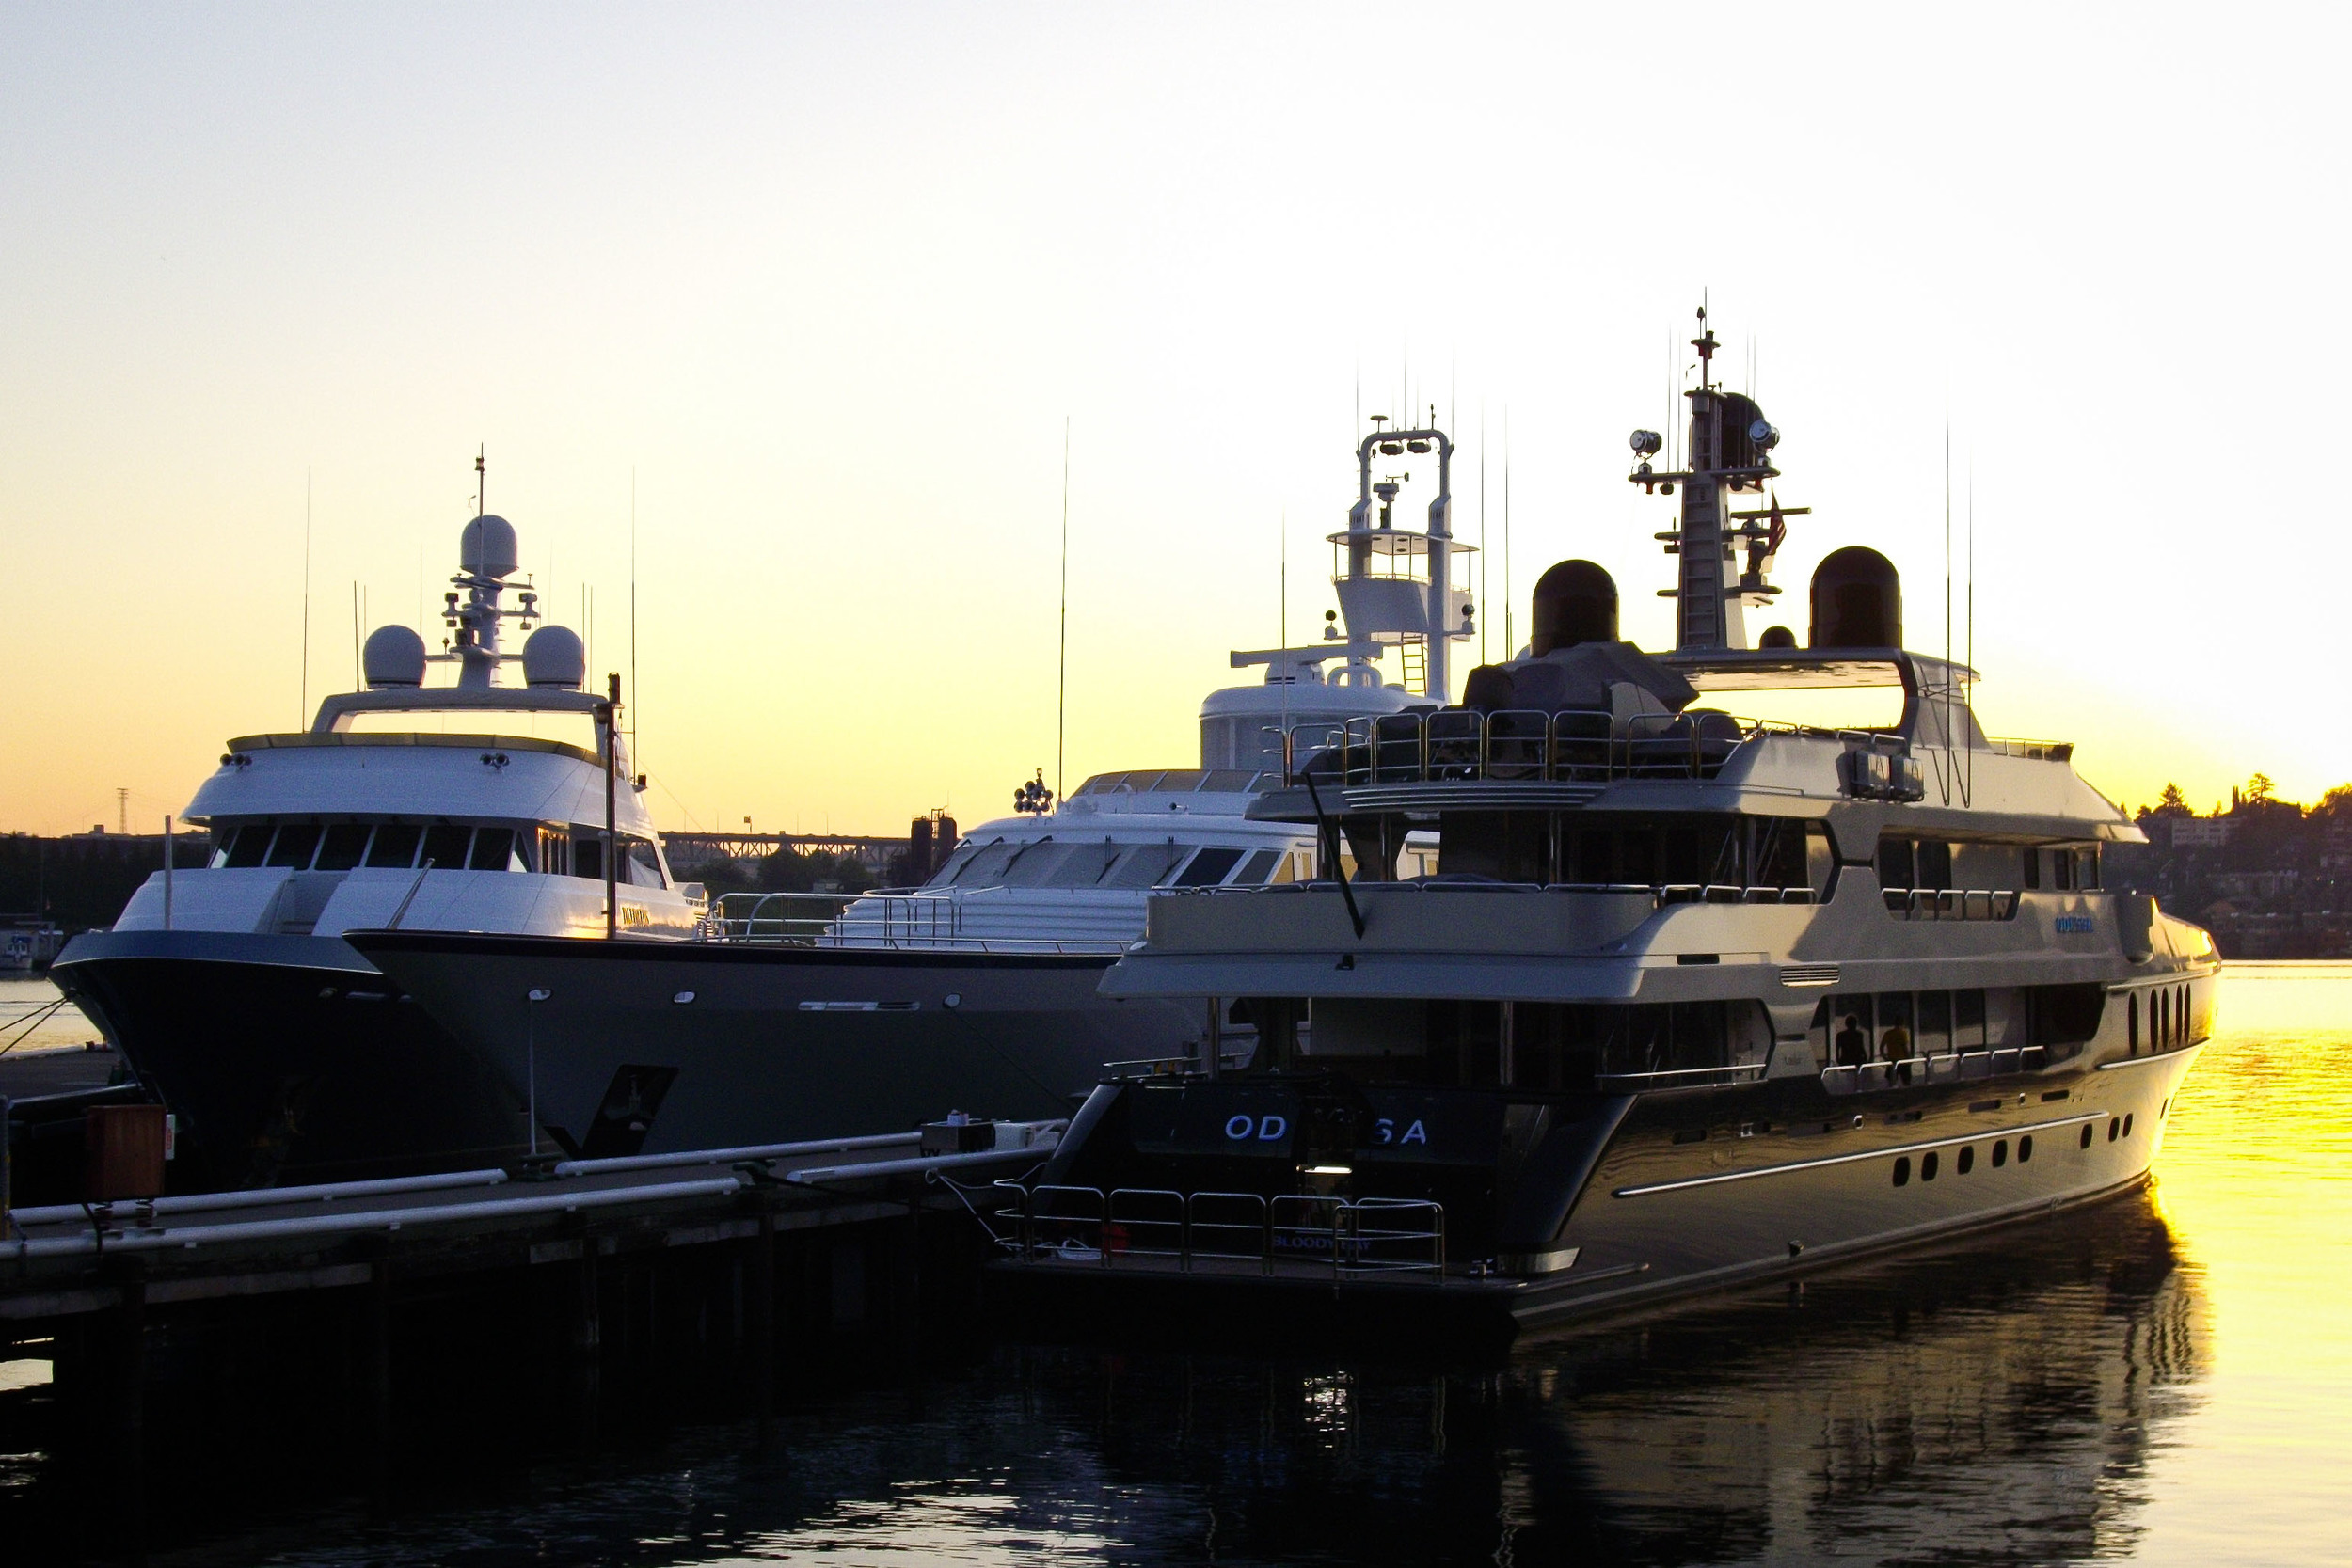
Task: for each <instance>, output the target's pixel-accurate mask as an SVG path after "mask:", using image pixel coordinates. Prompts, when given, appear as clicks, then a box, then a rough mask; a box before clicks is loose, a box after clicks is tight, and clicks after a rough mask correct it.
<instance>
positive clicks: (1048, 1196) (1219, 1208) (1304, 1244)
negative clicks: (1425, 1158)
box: [991, 1181, 1445, 1284]
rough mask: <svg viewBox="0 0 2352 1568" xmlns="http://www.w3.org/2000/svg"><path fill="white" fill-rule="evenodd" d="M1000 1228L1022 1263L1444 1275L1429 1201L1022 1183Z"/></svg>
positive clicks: (1437, 1208)
mask: <svg viewBox="0 0 2352 1568" xmlns="http://www.w3.org/2000/svg"><path fill="white" fill-rule="evenodd" d="M995 1190H996V1192H997V1193H998V1195H999V1196H1000V1199H1001V1202H1002V1204H1003V1206H1002V1207H1000V1208H998V1209H997V1210H996V1211H995V1212H994V1216H993V1217H994V1218H995V1219H996V1220H997V1221H998V1222H999V1224H998V1225H997V1226H994V1227H991V1228H992V1230H993V1231H995V1232H996V1234H997V1236H998V1240H999V1243H1000V1244H1002V1245H1004V1246H1006V1247H1008V1248H1009V1249H1010V1250H1011V1252H1012V1253H1013V1255H1014V1256H1015V1257H1017V1258H1019V1259H1022V1260H1023V1261H1024V1262H1031V1263H1036V1262H1046V1261H1056V1262H1063V1263H1081V1264H1085V1265H1088V1266H1089V1267H1098V1268H1103V1269H1116V1268H1120V1267H1128V1268H1134V1267H1137V1266H1141V1267H1146V1268H1152V1267H1156V1268H1169V1267H1173V1268H1175V1269H1176V1270H1178V1271H1179V1272H1181V1273H1186V1274H1191V1273H1198V1272H1202V1271H1203V1270H1204V1269H1205V1270H1208V1271H1213V1272H1222V1273H1232V1272H1233V1271H1234V1270H1235V1269H1236V1268H1240V1269H1243V1270H1248V1269H1252V1268H1254V1270H1255V1271H1256V1272H1257V1273H1258V1274H1259V1275H1265V1276H1271V1275H1276V1274H1277V1273H1295V1267H1294V1266H1295V1265H1306V1266H1308V1267H1310V1268H1311V1269H1313V1270H1314V1271H1315V1272H1316V1273H1317V1274H1318V1275H1319V1274H1322V1273H1325V1272H1327V1273H1328V1274H1329V1275H1330V1277H1332V1278H1333V1279H1362V1278H1368V1277H1373V1276H1383V1277H1385V1276H1391V1275H1403V1276H1419V1277H1424V1278H1426V1279H1427V1280H1428V1281H1429V1282H1430V1283H1432V1284H1435V1283H1437V1282H1438V1280H1439V1279H1442V1278H1443V1277H1444V1275H1445V1209H1444V1206H1443V1205H1441V1204H1438V1203H1434V1202H1431V1201H1429V1200H1427V1199H1422V1198H1386V1197H1361V1198H1344V1197H1336V1196H1316V1195H1312V1194H1295V1193H1285V1194H1279V1195H1277V1196H1273V1197H1267V1196H1264V1195H1263V1194H1259V1193H1227V1192H1199V1193H1179V1192H1175V1191H1172V1190H1169V1189H1165V1188H1155V1187H1116V1188H1113V1189H1111V1190H1109V1191H1107V1192H1105V1191H1104V1189H1102V1188H1100V1187H1083V1186H1066V1185H1059V1184H1055V1183H1043V1182H1041V1183H1040V1184H1038V1185H1036V1186H1033V1187H1029V1186H1024V1185H1022V1184H1021V1183H1020V1182H1018V1181H999V1182H997V1183H996V1184H995Z"/></svg>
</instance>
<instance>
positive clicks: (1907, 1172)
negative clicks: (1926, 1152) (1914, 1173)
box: [1895, 1154, 1911, 1187]
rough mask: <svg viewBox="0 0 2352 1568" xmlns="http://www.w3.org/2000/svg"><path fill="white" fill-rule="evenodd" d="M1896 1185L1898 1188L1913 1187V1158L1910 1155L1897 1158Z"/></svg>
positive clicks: (1897, 1156)
mask: <svg viewBox="0 0 2352 1568" xmlns="http://www.w3.org/2000/svg"><path fill="white" fill-rule="evenodd" d="M1895 1185H1897V1186H1898V1187H1908V1186H1910V1185H1911V1156H1910V1155H1908V1154H1898V1155H1896V1156H1895Z"/></svg>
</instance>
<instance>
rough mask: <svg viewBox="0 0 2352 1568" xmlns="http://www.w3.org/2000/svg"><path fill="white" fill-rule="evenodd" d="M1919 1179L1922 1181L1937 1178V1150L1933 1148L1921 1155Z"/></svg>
mask: <svg viewBox="0 0 2352 1568" xmlns="http://www.w3.org/2000/svg"><path fill="white" fill-rule="evenodd" d="M1919 1180H1922V1181H1932V1180H1935V1151H1934V1150H1933V1149H1930V1150H1929V1151H1928V1152H1927V1153H1925V1154H1922V1155H1920V1156H1919Z"/></svg>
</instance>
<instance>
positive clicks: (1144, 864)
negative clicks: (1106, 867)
mask: <svg viewBox="0 0 2352 1568" xmlns="http://www.w3.org/2000/svg"><path fill="white" fill-rule="evenodd" d="M1190 852H1191V851H1190V850H1189V849H1187V848H1186V847H1184V846H1183V845H1181V844H1138V845H1136V847H1134V848H1132V849H1130V850H1128V851H1127V853H1126V854H1125V855H1123V856H1121V857H1120V862H1119V863H1118V864H1117V865H1115V866H1113V867H1112V868H1111V874H1110V875H1109V876H1107V877H1105V878H1104V879H1103V885H1104V887H1156V886H1158V885H1159V884H1160V883H1162V882H1164V881H1166V880H1167V879H1168V873H1169V872H1171V871H1173V870H1175V869H1176V866H1177V863H1179V862H1181V861H1182V860H1183V859H1184V856H1185V855H1187V854H1189V853H1190Z"/></svg>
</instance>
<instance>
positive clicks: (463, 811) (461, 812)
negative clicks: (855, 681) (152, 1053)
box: [114, 515, 702, 937]
mask: <svg viewBox="0 0 2352 1568" xmlns="http://www.w3.org/2000/svg"><path fill="white" fill-rule="evenodd" d="M460 556H461V569H460V571H459V572H458V573H457V575H456V576H454V577H453V578H451V579H450V580H451V582H452V583H453V588H452V589H451V591H450V592H449V594H447V596H446V600H445V610H444V620H445V623H446V625H447V626H449V627H450V628H451V632H452V635H451V636H450V637H449V639H448V640H447V642H446V644H445V649H444V651H443V652H441V653H439V654H432V655H429V654H427V653H426V651H425V647H424V642H423V640H422V638H421V637H420V636H419V635H418V634H417V633H416V632H414V631H412V630H410V629H409V628H408V627H406V626H383V627H379V628H378V629H377V630H376V631H375V632H374V633H373V635H372V636H371V637H370V638H369V639H368V641H367V647H366V652H365V655H364V659H363V665H364V673H365V678H366V682H367V689H366V690H364V691H358V692H350V693H344V694H340V695H336V696H331V697H328V698H327V699H326V701H325V702H323V703H322V704H320V705H319V710H318V715H317V717H316V719H315V720H314V721H312V723H311V725H310V728H309V729H308V730H306V731H301V732H297V733H293V734H278V735H254V736H241V737H239V738H237V739H235V740H231V741H230V743H229V749H228V751H227V752H224V753H223V754H222V756H221V759H220V766H219V768H218V770H217V771H215V773H214V774H213V776H212V777H211V778H209V779H207V780H206V781H205V782H204V783H203V784H202V785H201V786H199V788H198V790H197V792H196V797H195V799H194V800H191V801H190V802H189V803H188V808H187V819H188V820H189V821H191V822H197V823H202V824H208V825H209V826H210V827H211V828H212V830H213V837H214V845H215V848H214V853H213V858H212V863H211V864H210V865H209V866H207V867H205V868H203V869H200V870H197V869H191V870H177V871H172V872H157V873H156V874H155V875H154V876H152V877H151V878H149V879H148V880H147V882H146V884H145V885H144V886H142V887H141V888H140V889H139V891H138V892H137V894H135V895H134V896H133V897H132V899H131V902H130V905H129V906H128V907H127V908H126V909H125V910H124V911H123V912H122V916H121V918H120V919H119V920H118V921H117V922H116V923H115V927H114V928H115V929H116V930H117V931H142V930H180V931H216V932H247V933H254V934H258V935H269V936H315V937H331V936H335V935H338V934H339V933H341V932H343V931H346V930H354V929H358V928H362V927H386V926H398V927H406V928H411V929H435V930H466V931H510V932H533V933H543V934H578V935H591V934H596V935H601V934H602V933H603V932H604V930H605V926H606V921H605V903H606V898H605V888H606V880H605V856H606V848H605V846H606V839H607V833H608V823H607V805H606V802H607V799H608V794H609V796H610V798H611V801H612V806H611V822H610V832H611V835H612V840H613V842H614V844H615V846H616V847H615V850H614V858H615V866H616V872H615V878H614V881H615V884H616V885H615V891H616V894H617V898H616V903H617V905H618V913H617V916H616V920H615V924H616V925H617V926H618V927H619V928H621V929H622V930H624V931H628V932H632V933H636V934H641V935H649V936H650V935H666V936H674V937H682V936H685V935H688V934H689V933H691V931H692V929H693V927H694V925H695V922H696V921H697V920H698V919H699V918H700V917H701V914H702V910H701V907H700V902H699V898H698V897H696V896H689V895H688V893H686V892H683V891H681V890H679V889H678V888H676V887H675V886H673V885H672V884H671V880H670V877H669V873H668V868H667V866H666V865H665V863H664V862H663V860H662V856H661V850H660V840H659V839H658V838H657V836H656V834H655V832H654V825H653V820H652V818H651V816H649V815H648V814H647V813H646V811H645V809H644V802H643V801H642V800H640V799H639V793H638V787H637V782H636V781H635V780H634V779H633V778H632V777H631V775H630V771H629V766H628V749H627V745H626V742H625V740H624V738H623V737H622V736H618V735H611V734H608V731H609V730H610V729H611V728H612V713H613V711H614V705H613V704H612V702H611V700H610V699H609V698H605V697H599V696H596V695H595V694H593V693H590V692H587V691H583V690H581V689H580V687H581V684H582V681H583V678H584V676H585V674H586V667H585V660H584V657H583V650H582V648H581V644H580V639H579V637H578V636H576V635H575V634H574V633H572V632H571V631H569V630H568V629H566V628H564V627H563V626H539V627H538V628H537V629H536V630H534V631H532V632H531V635H530V638H529V641H527V642H526V643H525V644H524V646H523V649H522V651H521V652H520V653H509V652H504V651H502V650H501V647H500V641H501V639H500V627H501V623H502V622H504V621H507V620H518V621H520V622H521V623H522V624H523V626H524V627H525V628H526V629H528V628H529V627H530V626H532V622H533V621H534V620H535V619H536V618H537V605H536V595H535V594H533V593H532V591H531V590H530V589H529V588H522V589H519V590H518V591H517V592H518V596H519V598H520V599H521V606H520V608H518V609H509V608H506V607H505V606H504V604H503V603H502V602H501V601H502V597H503V595H504V594H505V593H506V592H507V591H508V589H509V588H510V586H511V585H510V584H508V583H507V582H506V580H505V579H506V578H508V577H509V576H511V575H512V574H513V573H514V571H515V569H516V548H515V531H514V529H513V528H512V526H510V525H509V524H508V523H507V522H506V520H505V519H504V518H502V517H497V516H490V515H484V516H480V517H476V518H475V519H474V520H473V521H471V522H469V523H468V524H467V525H466V529H465V532H464V535H463V537H462V542H461V547H460ZM432 664H448V665H454V666H455V667H456V672H455V680H454V682H453V684H451V685H446V686H428V685H426V684H425V679H426V670H427V666H429V665H432ZM511 665H519V666H520V667H521V673H522V676H523V684H521V685H518V686H501V685H499V684H498V676H499V674H500V673H501V671H502V670H503V669H504V668H505V667H507V666H511ZM565 730H569V731H570V732H572V736H573V737H572V738H568V739H560V738H551V737H550V736H549V735H548V734H547V733H544V732H549V731H556V732H562V731H565ZM608 756H609V759H610V760H609V763H608ZM608 768H609V770H610V772H611V774H612V775H613V776H614V777H613V782H612V787H611V788H610V790H608Z"/></svg>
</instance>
